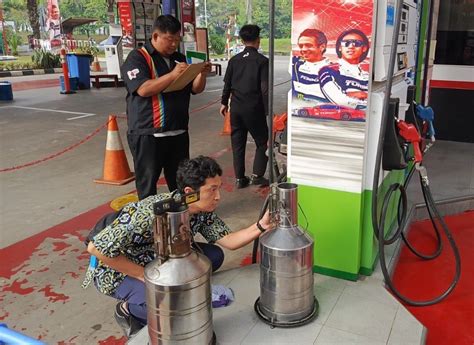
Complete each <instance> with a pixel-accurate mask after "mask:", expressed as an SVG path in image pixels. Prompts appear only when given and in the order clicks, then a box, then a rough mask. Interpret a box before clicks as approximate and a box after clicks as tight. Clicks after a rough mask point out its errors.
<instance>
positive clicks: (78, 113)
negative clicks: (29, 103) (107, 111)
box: [3, 105, 96, 116]
mask: <svg viewBox="0 0 474 345" xmlns="http://www.w3.org/2000/svg"><path fill="white" fill-rule="evenodd" d="M3 108H18V109H29V110H40V111H49V112H54V113H64V114H74V115H87V116H94V115H96V114H92V113H80V112H77V111H67V110H55V109H44V108H33V107H22V106H19V105H9V106H6V107H3Z"/></svg>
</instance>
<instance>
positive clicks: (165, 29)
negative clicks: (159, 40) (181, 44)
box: [153, 14, 181, 34]
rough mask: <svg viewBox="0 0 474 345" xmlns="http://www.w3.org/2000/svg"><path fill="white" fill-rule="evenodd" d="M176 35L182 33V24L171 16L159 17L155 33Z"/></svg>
mask: <svg viewBox="0 0 474 345" xmlns="http://www.w3.org/2000/svg"><path fill="white" fill-rule="evenodd" d="M155 30H158V31H159V32H162V33H169V34H175V33H177V32H179V31H181V23H180V22H179V20H178V19H176V18H175V17H173V16H172V15H170V14H166V15H161V16H158V17H157V18H156V19H155V22H154V23H153V31H155Z"/></svg>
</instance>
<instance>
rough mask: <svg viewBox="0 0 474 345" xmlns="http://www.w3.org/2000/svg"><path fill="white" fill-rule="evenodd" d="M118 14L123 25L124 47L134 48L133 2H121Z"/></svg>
mask: <svg viewBox="0 0 474 345" xmlns="http://www.w3.org/2000/svg"><path fill="white" fill-rule="evenodd" d="M118 15H119V18H120V25H121V26H122V42H123V43H122V44H123V46H124V47H128V48H133V47H134V42H133V20H132V4H131V3H130V2H119V3H118Z"/></svg>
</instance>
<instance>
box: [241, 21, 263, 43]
mask: <svg viewBox="0 0 474 345" xmlns="http://www.w3.org/2000/svg"><path fill="white" fill-rule="evenodd" d="M239 37H240V39H241V40H242V42H244V43H246V42H248V43H250V42H255V41H256V40H257V39H258V38H260V27H259V26H258V25H254V24H246V25H244V26H242V28H240V31H239Z"/></svg>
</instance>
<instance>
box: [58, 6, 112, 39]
mask: <svg viewBox="0 0 474 345" xmlns="http://www.w3.org/2000/svg"><path fill="white" fill-rule="evenodd" d="M59 9H60V11H61V17H63V18H69V17H82V18H95V19H97V22H96V23H94V24H88V25H82V26H81V27H79V28H77V29H76V30H75V31H77V32H78V33H83V34H85V33H90V32H91V31H94V30H95V29H97V28H98V27H100V26H103V25H104V24H105V23H107V2H106V1H104V0H62V1H61V2H60V4H59Z"/></svg>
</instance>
